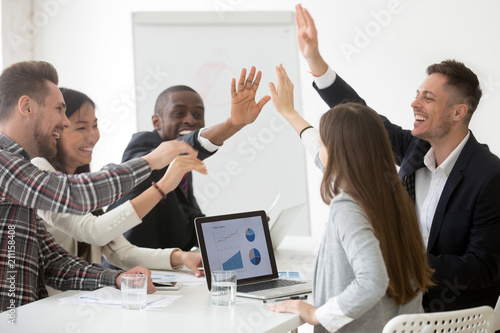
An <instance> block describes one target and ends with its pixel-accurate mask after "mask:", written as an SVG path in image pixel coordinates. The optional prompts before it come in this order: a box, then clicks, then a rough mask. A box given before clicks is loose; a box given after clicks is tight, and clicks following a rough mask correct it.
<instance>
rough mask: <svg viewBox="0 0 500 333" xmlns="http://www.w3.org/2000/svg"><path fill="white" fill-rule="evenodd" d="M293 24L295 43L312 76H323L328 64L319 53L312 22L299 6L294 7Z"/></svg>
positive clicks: (309, 16) (306, 12) (315, 31)
mask: <svg viewBox="0 0 500 333" xmlns="http://www.w3.org/2000/svg"><path fill="white" fill-rule="evenodd" d="M295 23H296V24H297V43H298V44H299V49H300V52H301V53H302V55H303V56H304V58H305V59H306V60H307V62H308V63H309V67H310V68H311V71H312V73H313V74H314V75H316V76H320V75H323V74H324V73H325V72H326V70H327V69H328V64H327V63H326V62H325V61H324V60H323V58H322V57H321V54H320V53H319V46H318V32H317V30H316V26H315V25H314V20H313V19H312V17H311V15H310V14H309V12H308V11H307V9H304V8H302V6H301V5H300V4H298V5H296V6H295Z"/></svg>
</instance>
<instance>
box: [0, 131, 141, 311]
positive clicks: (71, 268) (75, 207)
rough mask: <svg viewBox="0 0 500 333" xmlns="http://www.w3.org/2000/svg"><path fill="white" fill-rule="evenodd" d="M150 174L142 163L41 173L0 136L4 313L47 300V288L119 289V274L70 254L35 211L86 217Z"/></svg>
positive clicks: (0, 276) (22, 152)
mask: <svg viewBox="0 0 500 333" xmlns="http://www.w3.org/2000/svg"><path fill="white" fill-rule="evenodd" d="M150 172H151V170H150V168H149V165H148V163H147V162H146V161H145V160H143V159H140V158H139V159H135V160H131V161H129V162H126V163H123V164H120V165H112V164H110V165H108V166H106V167H105V168H103V169H102V170H101V171H99V172H95V173H89V174H79V175H74V176H72V175H64V174H61V173H51V172H47V171H41V170H39V169H38V168H37V167H36V166H34V165H33V164H31V162H30V157H29V155H28V153H27V152H26V151H25V150H24V149H23V148H22V147H21V146H19V145H18V144H17V143H15V142H13V141H12V140H11V139H10V138H8V137H7V136H5V135H3V134H1V133H0V312H1V311H6V310H11V309H15V308H17V307H19V306H21V305H23V304H27V303H29V302H33V301H35V300H37V299H40V298H44V297H47V290H46V289H45V284H47V285H49V286H51V287H53V288H55V289H60V290H69V289H83V290H91V289H96V288H99V287H101V286H105V285H115V278H116V276H117V274H118V272H117V271H105V270H103V268H102V267H101V266H99V265H95V264H92V265H89V264H88V263H86V262H85V261H83V260H80V259H78V258H75V257H73V256H71V255H70V254H68V253H67V252H66V251H65V250H64V249H63V248H61V247H60V246H59V245H57V244H56V243H55V242H54V239H53V238H52V236H51V235H50V233H48V232H47V230H46V229H45V226H44V224H43V223H42V222H41V221H39V220H38V218H37V215H36V209H42V210H50V211H54V212H61V213H72V214H80V215H81V214H84V213H87V212H90V211H93V210H95V209H97V208H99V207H102V206H106V205H108V204H109V203H111V202H113V201H114V200H116V199H117V198H118V197H119V196H120V195H121V194H122V193H125V192H128V191H130V190H131V189H132V188H133V187H134V186H136V185H137V184H139V183H140V182H141V181H143V180H144V179H146V178H147V177H148V176H149V174H150Z"/></svg>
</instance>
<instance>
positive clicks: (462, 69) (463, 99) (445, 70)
mask: <svg viewBox="0 0 500 333" xmlns="http://www.w3.org/2000/svg"><path fill="white" fill-rule="evenodd" d="M434 73H440V74H443V75H444V76H446V78H447V82H446V86H447V87H448V88H451V90H452V98H455V99H454V100H453V103H454V104H455V103H460V104H462V103H463V104H466V105H467V107H468V112H467V117H468V119H470V117H472V114H473V113H474V111H476V108H477V105H478V104H479V100H480V99H481V96H482V95H483V92H482V91H481V88H480V87H479V80H478V78H477V75H476V74H474V72H473V71H471V70H470V69H469V68H467V67H466V66H465V65H464V64H463V63H462V62H459V61H456V60H452V59H448V60H444V61H442V62H440V63H438V64H432V65H430V66H429V67H427V75H431V74H434Z"/></svg>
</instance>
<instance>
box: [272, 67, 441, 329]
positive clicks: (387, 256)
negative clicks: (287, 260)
mask: <svg viewBox="0 0 500 333" xmlns="http://www.w3.org/2000/svg"><path fill="white" fill-rule="evenodd" d="M276 72H277V88H276V87H275V86H274V84H272V83H271V84H270V87H271V96H272V101H273V103H274V106H275V107H276V110H277V111H278V112H279V113H280V114H281V115H282V116H283V117H284V118H285V119H286V120H287V121H288V122H289V123H290V124H291V125H292V126H293V127H294V129H295V130H296V131H297V133H298V134H299V135H300V137H301V138H302V140H303V143H304V145H305V146H306V147H307V148H308V150H309V151H310V152H311V153H312V155H313V156H315V159H316V164H317V165H318V167H320V169H322V170H323V179H322V182H321V197H322V199H323V201H324V202H325V203H326V204H328V205H330V214H329V221H328V224H327V227H326V231H325V235H324V237H323V240H322V243H321V246H320V249H319V253H318V257H317V260H316V268H315V272H314V289H313V293H314V306H313V305H310V304H308V303H306V302H303V301H286V302H283V303H281V304H278V305H276V306H273V307H270V310H271V311H276V312H293V313H297V314H299V315H300V317H301V318H302V319H303V320H304V321H306V322H308V323H310V324H313V325H318V324H320V325H318V326H316V327H315V331H318V332H320V331H325V330H326V331H329V332H335V331H338V332H381V331H382V330H383V328H384V326H385V324H386V323H387V322H388V321H389V320H390V319H391V318H393V317H395V316H397V315H399V314H403V313H416V312H422V311H423V310H422V306H421V301H422V294H423V293H424V292H425V290H426V288H427V286H429V285H432V282H431V275H432V270H431V268H430V267H429V265H428V263H427V257H426V254H425V248H424V244H423V242H422V237H421V235H420V230H419V226H418V222H417V216H416V213H415V208H414V206H413V202H412V200H411V199H410V197H409V196H408V194H407V192H406V191H405V190H404V188H403V186H402V184H401V183H400V181H399V178H398V175H397V171H396V166H395V165H396V164H395V161H394V156H393V153H392V150H391V146H390V143H389V139H388V137H387V133H386V130H385V128H384V125H383V124H382V121H381V119H380V117H379V116H378V115H377V113H376V112H375V111H373V110H372V109H370V108H368V107H366V106H364V105H361V104H355V103H347V104H341V105H338V106H336V107H334V108H332V109H331V110H329V111H328V112H326V113H325V114H324V115H323V116H322V117H321V121H320V126H319V134H318V131H317V130H315V129H314V128H313V127H312V126H311V125H310V124H309V123H308V122H306V121H305V120H304V119H303V118H302V117H301V116H300V115H299V113H298V112H297V111H295V109H294V104H293V84H292V82H291V81H290V79H289V78H288V76H287V74H286V71H285V69H284V68H283V66H282V65H280V66H279V67H277V69H276Z"/></svg>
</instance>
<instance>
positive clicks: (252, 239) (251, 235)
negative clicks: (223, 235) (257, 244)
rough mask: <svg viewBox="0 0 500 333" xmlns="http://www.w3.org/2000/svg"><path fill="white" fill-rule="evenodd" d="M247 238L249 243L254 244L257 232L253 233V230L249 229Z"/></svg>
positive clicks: (246, 233)
mask: <svg viewBox="0 0 500 333" xmlns="http://www.w3.org/2000/svg"><path fill="white" fill-rule="evenodd" d="M245 236H246V238H247V239H248V241H249V242H253V241H254V240H255V231H253V229H251V228H248V229H247V231H246V232H245Z"/></svg>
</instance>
